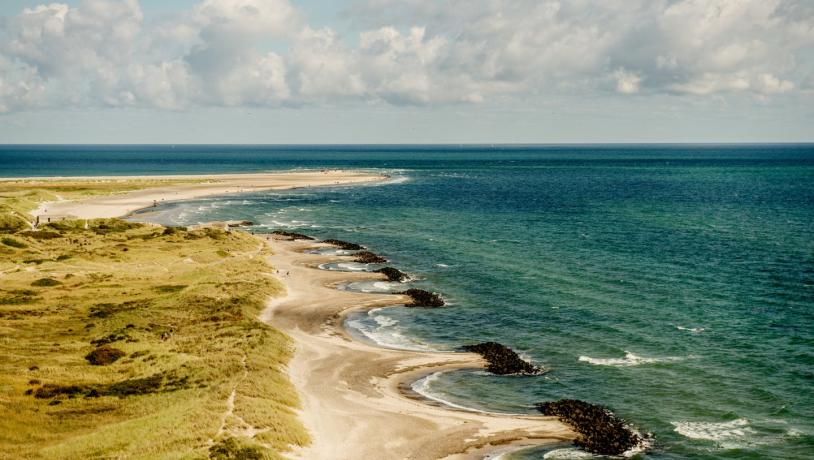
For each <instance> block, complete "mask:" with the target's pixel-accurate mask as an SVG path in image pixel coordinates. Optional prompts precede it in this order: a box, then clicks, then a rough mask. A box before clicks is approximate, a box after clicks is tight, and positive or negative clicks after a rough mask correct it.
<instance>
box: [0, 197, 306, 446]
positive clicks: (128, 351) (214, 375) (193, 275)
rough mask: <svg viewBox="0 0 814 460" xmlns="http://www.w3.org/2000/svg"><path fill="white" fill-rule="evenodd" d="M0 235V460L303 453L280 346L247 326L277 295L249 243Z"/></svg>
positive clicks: (126, 228)
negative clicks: (295, 447)
mask: <svg viewBox="0 0 814 460" xmlns="http://www.w3.org/2000/svg"><path fill="white" fill-rule="evenodd" d="M0 186H1V184H0ZM0 193H5V192H2V191H0ZM22 196H24V197H25V196H26V195H25V194H23V195H22ZM32 200H33V199H32ZM2 203H4V200H2V199H0V204H2ZM6 205H8V203H6ZM8 206H9V207H12V205H8ZM13 206H22V207H21V208H19V209H20V211H19V212H20V213H21V214H22V213H24V212H25V210H26V209H30V203H29V204H25V205H20V202H19V201H18V202H17V203H16V204H14V205H13ZM26 206H28V208H26ZM14 212H18V211H14ZM0 237H2V239H0V458H223V459H226V458H245V459H251V458H279V456H280V455H279V454H280V452H284V451H285V450H287V449H288V448H289V446H291V445H303V444H305V443H307V442H308V436H307V433H306V432H305V430H304V428H303V427H302V425H301V424H300V423H299V421H298V420H297V417H296V413H295V408H296V407H297V405H298V400H297V395H296V392H295V390H294V388H293V387H292V386H291V384H290V383H289V382H288V381H287V379H286V376H285V373H284V366H285V363H286V362H287V361H288V359H289V357H290V354H291V351H292V350H291V343H290V340H289V339H288V338H287V337H286V336H285V335H283V334H282V333H280V332H278V331H276V330H275V329H273V328H271V327H270V326H267V325H265V324H263V323H261V322H260V321H258V320H257V317H258V315H259V313H260V312H261V310H262V309H263V308H264V306H265V304H266V302H267V299H268V298H269V297H270V296H273V295H276V294H279V293H280V292H281V291H282V289H283V287H282V285H281V284H280V283H279V282H278V281H277V280H276V279H275V278H274V277H273V276H272V275H271V272H272V271H273V270H272V268H271V267H270V266H269V265H268V263H267V262H266V256H267V255H268V252H267V251H268V248H267V246H266V245H264V244H263V243H262V242H261V241H259V240H257V239H255V238H254V237H251V236H249V235H247V234H245V233H241V232H234V231H233V232H224V231H222V230H217V229H211V228H204V229H200V230H186V229H183V228H173V229H165V228H163V227H158V226H152V225H142V224H134V223H130V222H125V221H121V220H117V219H97V220H91V221H87V222H86V221H61V222H57V223H53V224H49V225H44V226H40V228H39V229H37V230H36V231H33V230H26V229H23V230H17V231H6V232H5V233H2V234H0Z"/></svg>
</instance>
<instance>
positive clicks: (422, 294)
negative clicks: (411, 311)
mask: <svg viewBox="0 0 814 460" xmlns="http://www.w3.org/2000/svg"><path fill="white" fill-rule="evenodd" d="M399 294H404V295H406V296H410V298H411V299H413V301H412V302H411V303H409V304H407V305H405V306H407V307H443V306H444V299H442V298H441V296H440V295H438V294H437V293H435V292H429V291H425V290H423V289H407V290H406V291H401V292H399Z"/></svg>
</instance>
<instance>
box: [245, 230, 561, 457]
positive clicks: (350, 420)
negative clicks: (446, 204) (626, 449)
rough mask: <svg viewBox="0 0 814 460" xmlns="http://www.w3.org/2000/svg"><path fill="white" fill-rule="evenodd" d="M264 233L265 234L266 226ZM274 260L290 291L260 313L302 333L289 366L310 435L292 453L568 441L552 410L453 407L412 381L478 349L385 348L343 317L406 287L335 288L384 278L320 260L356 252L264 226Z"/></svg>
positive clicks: (414, 452)
mask: <svg viewBox="0 0 814 460" xmlns="http://www.w3.org/2000/svg"><path fill="white" fill-rule="evenodd" d="M260 238H263V237H262V236H261V237H260ZM265 240H266V241H268V242H269V244H270V245H271V247H272V251H273V253H274V255H272V256H270V258H269V260H270V262H271V264H272V265H273V266H274V267H275V268H277V269H278V270H280V272H283V273H288V276H284V277H282V278H281V281H282V282H283V283H284V284H285V286H286V289H287V292H288V295H287V296H286V297H283V298H275V299H272V300H271V301H270V302H269V306H268V308H267V310H266V311H265V312H264V313H263V315H262V316H261V319H262V320H263V321H265V322H266V323H267V324H270V325H272V326H274V327H275V328H277V329H279V330H281V331H283V332H285V333H286V334H288V335H289V336H290V337H292V338H293V339H294V341H295V343H296V346H297V347H296V351H295V354H294V357H293V359H292V360H291V362H290V363H289V366H288V374H289V376H290V378H291V381H292V382H293V383H294V386H295V387H296V388H297V391H298V392H299V393H300V396H301V398H302V405H303V408H302V410H301V411H300V419H301V420H302V421H303V423H304V424H305V426H306V428H307V429H308V431H309V432H310V433H311V434H312V436H313V443H312V444H311V445H309V446H307V447H304V448H297V449H295V450H294V451H293V458H426V459H437V458H445V459H475V458H484V456H486V455H488V454H489V453H494V452H495V451H498V450H499V451H501V452H506V451H507V449H508V450H512V451H513V450H516V449H521V448H525V447H531V446H537V445H543V444H551V445H552V446H553V445H557V444H561V443H563V442H567V441H571V440H572V439H573V438H574V433H573V431H572V430H571V429H570V428H569V427H567V426H566V425H564V424H562V423H561V422H559V421H558V420H557V419H556V418H555V417H544V416H536V415H520V414H517V415H515V414H499V413H491V412H484V411H478V410H476V409H469V408H464V407H461V408H456V407H453V406H450V405H446V404H444V403H442V402H440V401H433V400H431V399H429V398H426V397H425V396H423V395H421V394H419V393H417V392H416V391H414V390H413V389H412V385H413V384H414V383H415V382H416V381H419V380H420V379H422V378H424V377H426V376H428V375H431V374H434V373H437V372H448V371H451V370H458V369H482V368H483V363H484V361H483V360H482V358H481V357H480V356H479V355H476V354H474V353H463V352H440V351H439V352H424V351H411V350H402V349H395V348H384V347H379V346H376V345H374V344H371V343H368V342H367V341H361V340H359V339H357V338H355V337H354V336H353V335H352V334H350V333H349V332H348V331H347V330H346V329H345V327H344V321H345V319H346V318H347V316H348V315H349V314H352V313H354V312H359V311H365V310H370V309H374V308H386V307H389V306H395V305H401V304H403V303H404V302H405V300H406V299H405V297H403V296H401V295H398V294H387V293H359V292H352V291H343V290H338V289H336V288H335V286H336V285H337V284H339V283H341V282H347V281H360V280H380V279H382V276H381V275H380V274H376V273H369V272H342V271H330V270H322V269H319V268H318V266H319V265H320V264H322V263H326V262H330V261H337V260H345V259H343V258H349V257H351V256H326V255H320V254H308V253H304V252H303V251H307V250H309V249H314V248H319V247H328V246H327V245H325V244H323V243H319V242H314V241H288V240H286V239H282V238H276V237H273V236H271V235H266V238H265Z"/></svg>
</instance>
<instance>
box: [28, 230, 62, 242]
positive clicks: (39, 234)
mask: <svg viewBox="0 0 814 460" xmlns="http://www.w3.org/2000/svg"><path fill="white" fill-rule="evenodd" d="M21 235H23V236H27V237H29V238H33V239H35V240H53V239H56V238H62V234H60V233H57V232H49V231H48V230H39V231H34V230H29V231H26V232H22V233H21Z"/></svg>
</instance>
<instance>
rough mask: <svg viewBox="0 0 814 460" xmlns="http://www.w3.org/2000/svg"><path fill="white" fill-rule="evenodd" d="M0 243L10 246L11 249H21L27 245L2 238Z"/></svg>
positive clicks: (12, 239)
mask: <svg viewBox="0 0 814 460" xmlns="http://www.w3.org/2000/svg"><path fill="white" fill-rule="evenodd" d="M0 242H2V243H3V244H5V245H6V246H11V247H12V248H18V249H23V248H27V247H28V245H27V244H25V243H23V242H21V241H17V240H15V239H14V238H9V237H4V238H3V239H2V240H0Z"/></svg>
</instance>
